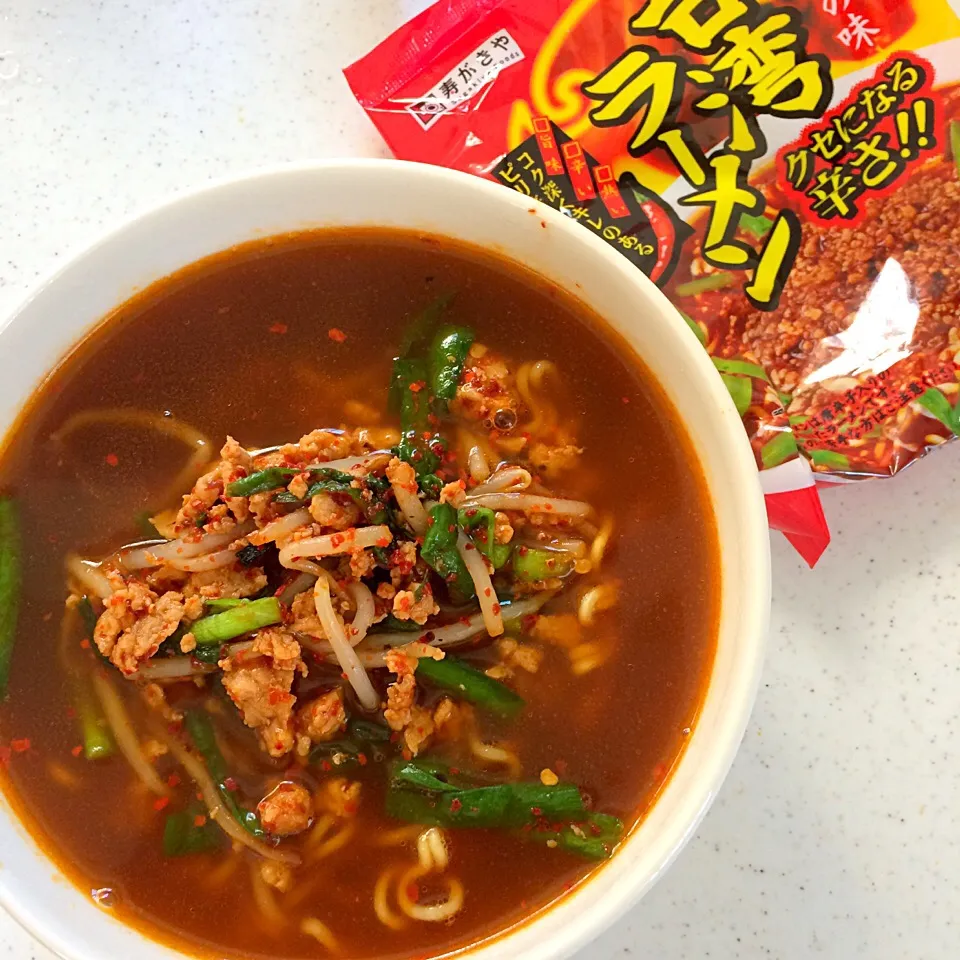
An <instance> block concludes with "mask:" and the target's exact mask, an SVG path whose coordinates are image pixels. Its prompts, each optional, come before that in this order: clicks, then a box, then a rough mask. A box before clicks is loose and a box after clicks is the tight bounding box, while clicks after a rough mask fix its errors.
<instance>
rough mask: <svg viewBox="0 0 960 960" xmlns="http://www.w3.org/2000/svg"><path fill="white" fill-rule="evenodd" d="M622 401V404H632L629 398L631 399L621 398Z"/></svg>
mask: <svg viewBox="0 0 960 960" xmlns="http://www.w3.org/2000/svg"><path fill="white" fill-rule="evenodd" d="M620 401H621V403H629V402H630V398H629V397H621V398H620Z"/></svg>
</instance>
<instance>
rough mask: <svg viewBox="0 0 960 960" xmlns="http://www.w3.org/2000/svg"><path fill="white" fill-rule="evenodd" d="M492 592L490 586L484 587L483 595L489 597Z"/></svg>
mask: <svg viewBox="0 0 960 960" xmlns="http://www.w3.org/2000/svg"><path fill="white" fill-rule="evenodd" d="M490 593H491V590H490V588H489V587H484V590H483V595H484V596H485V597H489V596H490Z"/></svg>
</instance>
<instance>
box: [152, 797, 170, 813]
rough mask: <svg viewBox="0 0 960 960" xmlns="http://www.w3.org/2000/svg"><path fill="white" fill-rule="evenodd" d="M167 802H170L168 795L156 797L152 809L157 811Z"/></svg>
mask: <svg viewBox="0 0 960 960" xmlns="http://www.w3.org/2000/svg"><path fill="white" fill-rule="evenodd" d="M169 802H170V798H169V797H157V799H156V800H154V801H153V809H154V810H156V811H158V812H159V811H160V810H162V809H163V808H164V807H165V806H166V805H167V804H168V803H169Z"/></svg>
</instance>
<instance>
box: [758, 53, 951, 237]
mask: <svg viewBox="0 0 960 960" xmlns="http://www.w3.org/2000/svg"><path fill="white" fill-rule="evenodd" d="M933 78H934V72H933V68H932V67H931V66H930V64H929V63H928V62H927V61H925V60H923V59H922V58H921V57H918V56H916V55H911V56H909V57H908V56H892V57H890V58H889V59H888V60H887V61H886V63H884V64H882V65H881V66H880V67H879V68H878V69H877V71H876V73H875V74H874V75H873V76H872V77H871V78H870V79H868V80H866V81H865V82H864V83H861V84H859V85H858V86H857V87H855V88H854V90H853V91H852V92H851V94H850V96H849V97H847V98H846V99H845V100H844V101H843V102H842V103H840V104H839V106H837V107H835V108H834V109H833V110H831V111H830V112H829V113H827V114H825V115H824V117H823V119H822V120H820V121H818V122H817V123H815V124H811V125H810V126H809V127H807V128H806V130H804V132H803V135H802V136H801V137H800V139H799V140H798V141H796V142H794V143H792V144H788V145H787V146H785V147H783V148H781V149H780V151H779V152H778V154H777V178H778V181H779V184H780V186H781V188H782V189H783V190H784V192H785V193H787V194H788V195H790V194H799V195H800V198H801V199H800V202H801V204H802V205H803V206H805V207H806V208H807V209H808V210H809V212H810V214H811V215H812V217H811V218H812V219H815V220H817V221H818V222H820V223H821V224H825V225H829V224H835V225H839V226H845V227H849V226H855V225H856V224H859V223H861V222H862V221H863V218H864V216H865V209H864V206H863V204H862V203H860V199H861V197H863V196H864V195H868V196H879V195H882V194H884V193H887V192H889V191H890V190H892V189H894V187H895V186H896V185H897V183H898V181H900V180H901V178H902V177H903V176H904V175H905V174H906V173H907V172H909V171H910V170H911V169H912V168H913V167H915V166H917V165H918V164H919V163H922V162H923V160H924V159H925V158H926V156H927V155H928V154H930V153H931V152H932V151H935V150H936V149H937V147H938V142H937V137H936V134H935V132H934V131H935V130H936V128H937V124H938V120H937V117H938V115H939V110H938V109H937V98H936V95H935V94H934V92H933V89H932V88H933Z"/></svg>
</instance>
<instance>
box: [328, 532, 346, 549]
mask: <svg viewBox="0 0 960 960" xmlns="http://www.w3.org/2000/svg"><path fill="white" fill-rule="evenodd" d="M343 541H344V536H343V534H342V533H335V534H334V535H333V536H332V537H331V538H330V543H331V545H332V546H334V547H339V546H340V544H341V543H343Z"/></svg>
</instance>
